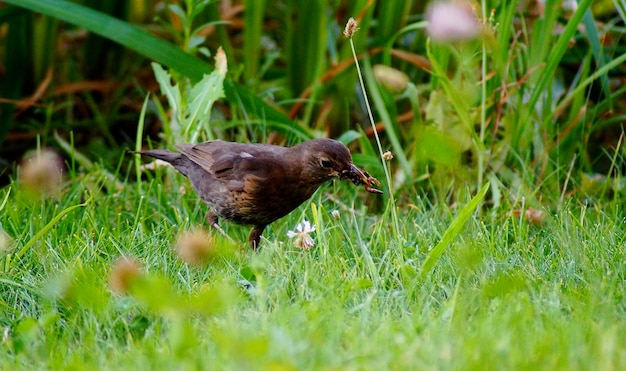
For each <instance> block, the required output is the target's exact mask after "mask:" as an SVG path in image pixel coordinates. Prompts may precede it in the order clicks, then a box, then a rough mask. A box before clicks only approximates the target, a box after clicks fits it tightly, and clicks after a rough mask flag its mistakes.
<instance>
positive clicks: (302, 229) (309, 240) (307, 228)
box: [287, 219, 315, 250]
mask: <svg viewBox="0 0 626 371" xmlns="http://www.w3.org/2000/svg"><path fill="white" fill-rule="evenodd" d="M313 232H315V226H314V225H311V223H309V221H308V220H306V219H305V220H303V221H302V223H298V225H296V231H295V232H294V231H287V237H289V238H295V241H293V244H294V246H296V247H297V248H299V249H302V250H309V249H310V248H311V247H313V245H315V241H314V240H313V237H311V236H310V234H311V233H313Z"/></svg>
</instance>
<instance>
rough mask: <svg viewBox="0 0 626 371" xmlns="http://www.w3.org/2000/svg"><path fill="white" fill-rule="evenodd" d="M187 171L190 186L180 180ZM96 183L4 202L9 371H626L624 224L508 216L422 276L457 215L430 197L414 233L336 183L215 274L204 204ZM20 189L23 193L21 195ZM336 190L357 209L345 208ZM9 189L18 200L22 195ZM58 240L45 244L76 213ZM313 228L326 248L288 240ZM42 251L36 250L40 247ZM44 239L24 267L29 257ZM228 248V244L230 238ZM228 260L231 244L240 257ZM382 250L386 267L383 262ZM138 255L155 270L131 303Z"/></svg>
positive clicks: (218, 262) (582, 217)
mask: <svg viewBox="0 0 626 371" xmlns="http://www.w3.org/2000/svg"><path fill="white" fill-rule="evenodd" d="M169 176H172V175H169ZM87 179H88V178H78V179H75V180H74V181H72V182H71V185H70V186H69V188H68V189H67V192H66V193H65V195H64V196H63V197H62V198H60V199H58V200H57V201H45V202H43V203H42V202H32V201H30V200H29V199H28V198H27V197H26V196H25V195H24V193H23V192H22V191H21V189H20V188H19V187H18V186H17V184H12V185H11V186H10V187H7V188H5V189H3V190H2V191H0V192H1V194H0V199H1V200H4V199H5V198H6V197H8V198H7V200H8V201H7V203H6V204H5V206H4V208H3V209H2V210H0V223H2V224H1V225H2V228H3V229H4V231H5V232H6V233H7V234H8V235H9V236H11V237H12V238H13V239H14V240H15V244H14V246H13V248H12V250H10V251H5V252H4V253H3V255H2V275H1V276H0V277H1V278H0V280H1V285H0V292H1V296H0V300H1V301H0V308H2V310H1V311H0V323H1V325H2V328H3V340H2V344H1V346H0V364H1V367H2V368H12V367H19V368H31V367H33V366H35V367H41V368H69V367H72V368H73V367H80V368H85V367H88V368H95V367H97V368H108V369H117V368H122V367H124V368H148V367H152V368H159V369H165V368H174V367H175V368H181V366H182V367H184V368H206V367H209V368H217V369H223V368H229V369H270V368H271V369H407V368H412V369H415V368H419V369H442V368H452V369H489V368H516V369H520V368H533V369H578V368H581V369H621V368H623V367H624V366H625V365H626V352H624V349H626V339H625V338H624V337H623V336H622V335H623V334H624V333H625V331H626V320H625V318H626V317H625V316H624V314H625V310H626V305H625V303H626V300H625V298H624V293H625V292H626V280H625V279H626V265H625V264H626V263H625V262H626V252H625V250H624V237H623V236H624V235H625V231H624V229H625V228H624V213H623V210H622V208H621V206H620V205H619V204H617V203H611V202H607V203H606V204H605V205H597V206H596V207H589V208H585V207H583V206H580V205H577V204H571V205H569V206H567V207H564V208H563V210H562V211H560V212H556V213H552V214H550V215H549V216H548V217H547V218H546V219H545V221H544V222H543V223H542V224H541V225H533V224H529V223H528V222H527V221H525V220H523V219H519V218H516V217H514V216H511V215H508V214H507V213H506V212H504V211H502V212H497V213H495V214H493V215H494V216H490V217H487V216H482V217H478V216H474V217H472V218H470V222H469V223H468V225H467V227H466V228H465V229H464V230H463V231H462V232H461V233H460V234H459V235H458V236H457V238H456V239H455V242H454V243H453V245H452V246H451V247H450V248H449V249H448V250H447V251H445V253H444V254H443V256H442V257H441V259H440V260H439V261H438V262H437V264H436V265H435V267H434V269H433V270H432V271H431V272H430V273H429V274H428V275H426V276H425V277H424V278H422V277H421V275H420V272H419V267H420V266H421V264H422V263H423V262H424V260H425V259H426V256H427V254H428V250H429V249H430V248H432V247H433V246H434V245H435V244H436V243H437V242H438V241H439V240H440V239H441V237H442V235H443V233H444V232H445V230H446V229H447V226H448V225H449V224H450V223H451V219H452V217H453V215H454V212H450V213H448V212H442V213H438V212H436V211H433V210H429V208H428V207H426V205H423V204H421V203H419V201H415V200H413V203H415V204H416V206H417V207H416V208H403V209H401V211H400V212H401V214H402V215H401V218H400V220H401V228H400V231H401V233H400V235H398V236H393V235H391V234H390V228H391V226H389V225H388V224H387V223H386V221H384V220H383V222H384V223H383V224H381V217H379V216H376V215H372V214H370V213H369V212H368V210H367V209H366V207H365V206H364V202H366V201H367V198H370V197H374V196H370V195H367V196H366V195H363V194H362V192H359V194H358V195H357V193H356V192H355V191H354V188H353V187H351V186H349V185H344V184H335V185H331V186H328V187H324V188H323V189H322V190H321V191H320V192H318V193H317V194H316V195H315V196H314V197H313V199H312V203H313V204H315V206H316V207H311V204H310V203H306V204H305V205H303V206H302V207H301V208H299V209H298V210H296V211H294V212H293V213H292V214H290V215H289V216H287V217H285V218H284V219H282V220H280V221H278V222H276V223H274V224H273V225H272V226H271V227H270V228H268V231H267V233H266V235H265V237H266V239H265V240H264V241H263V245H262V250H261V252H260V253H259V254H255V253H253V252H251V251H248V249H247V247H244V241H245V240H246V234H247V232H248V229H247V228H244V227H239V226H235V225H228V224H225V228H226V230H227V232H228V233H229V234H230V235H231V236H232V237H233V238H234V239H235V240H237V241H241V242H242V244H241V246H237V247H236V248H235V249H234V250H233V251H231V252H230V253H227V254H222V255H220V256H219V257H218V258H216V259H214V260H213V261H212V262H211V263H210V264H209V265H207V266H205V267H202V268H198V267H190V266H187V265H185V264H183V263H181V262H180V261H179V260H178V259H177V258H176V255H175V254H174V252H173V251H172V248H171V246H172V245H173V243H174V241H175V240H176V237H177V235H178V234H179V232H181V231H183V230H187V229H189V228H191V227H192V226H197V225H200V224H202V223H203V214H204V212H205V208H204V206H202V205H201V204H200V203H199V202H198V200H197V198H196V197H195V196H194V195H193V194H192V192H191V189H190V187H189V186H188V185H187V191H189V192H187V193H184V194H181V193H180V192H178V190H177V189H172V188H170V187H168V186H167V185H163V179H160V178H156V179H154V180H151V181H149V182H148V183H146V184H144V186H145V187H144V194H138V193H137V188H136V187H134V186H132V185H131V184H124V188H123V189H122V190H121V191H119V192H118V193H115V194H102V193H96V194H93V195H92V194H91V193H90V191H88V190H87V189H88V188H89V187H88V184H87V183H88V180H87ZM9 192H10V194H8V193H9ZM329 193H333V194H335V196H336V197H338V198H339V199H340V200H342V201H343V202H344V203H345V205H348V206H349V207H350V208H352V207H354V209H355V214H353V213H352V212H351V211H350V210H344V209H341V208H340V209H339V212H340V215H339V218H334V217H332V216H331V215H330V212H331V211H332V210H333V209H335V208H337V204H336V203H334V202H330V201H329V197H328V194H329ZM7 194H8V196H7ZM92 196H93V200H92V201H91V202H89V203H87V204H86V205H85V206H83V207H80V208H78V209H75V210H71V211H69V212H67V214H66V215H65V217H63V218H60V219H58V220H56V222H55V223H54V225H52V226H51V228H50V229H49V230H48V231H47V232H46V233H44V234H43V235H40V236H39V235H38V231H40V230H43V229H45V228H46V225H48V223H49V222H50V221H52V220H54V218H55V217H56V216H57V215H59V214H60V213H61V212H63V210H66V209H68V208H70V207H73V206H74V205H78V204H81V203H83V202H84V201H85V200H86V199H89V198H90V197H92ZM303 218H306V219H309V220H313V221H314V223H315V224H316V227H317V232H316V233H315V235H314V237H315V240H316V246H315V247H314V248H313V249H311V250H309V251H302V250H298V249H296V248H295V247H293V246H292V244H291V241H290V240H289V239H288V238H287V237H286V232H287V230H288V229H294V227H295V224H297V223H298V222H299V221H301V220H302V219H303ZM33 239H36V240H34V241H33ZM27 244H30V247H29V248H28V250H27V251H25V253H24V255H23V256H21V257H20V258H18V257H16V256H15V255H12V254H15V253H16V251H19V250H20V247H22V246H25V245H27ZM218 244H219V245H220V246H222V247H224V246H226V247H227V244H226V242H225V241H222V239H221V237H218ZM226 247H225V248H226ZM365 252H367V253H369V255H370V256H371V261H372V262H373V269H372V267H370V266H368V263H367V262H368V259H367V257H366V256H365ZM120 256H132V257H135V258H136V259H138V260H139V261H140V264H141V266H142V269H143V270H144V272H145V274H144V280H143V281H141V282H142V284H141V285H139V286H138V288H135V290H134V291H132V292H131V294H129V295H118V294H113V293H112V292H111V290H110V289H109V279H108V275H109V271H110V270H111V267H112V266H113V265H114V263H115V261H116V260H117V259H118V258H119V257H120Z"/></svg>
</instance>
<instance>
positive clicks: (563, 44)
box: [528, 0, 591, 107]
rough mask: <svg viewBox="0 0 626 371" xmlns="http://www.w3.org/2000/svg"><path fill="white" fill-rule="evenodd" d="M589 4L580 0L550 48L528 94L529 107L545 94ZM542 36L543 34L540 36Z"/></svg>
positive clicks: (585, 0) (534, 104) (586, 0)
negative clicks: (536, 81)
mask: <svg viewBox="0 0 626 371" xmlns="http://www.w3.org/2000/svg"><path fill="white" fill-rule="evenodd" d="M590 5H591V0H582V1H581V2H580V4H578V8H577V9H576V12H575V13H574V15H572V18H570V20H569V22H567V25H566V26H565V30H563V33H562V34H561V36H560V37H559V39H558V41H557V43H556V45H554V46H553V47H552V48H551V52H550V54H549V55H548V60H547V61H546V65H545V67H544V68H543V69H542V73H541V76H540V77H539V81H538V83H537V85H536V86H535V87H534V90H533V92H532V95H531V96H530V100H529V102H528V106H529V107H535V106H536V105H537V102H538V101H539V98H540V97H541V96H542V95H543V94H545V92H546V87H547V86H548V83H549V82H550V81H551V80H552V79H553V78H554V75H555V72H556V69H557V67H558V66H559V63H560V62H561V59H563V55H564V54H565V52H566V51H567V47H568V44H569V42H570V40H571V39H572V37H573V36H574V34H575V33H576V30H577V29H578V25H579V24H580V22H581V21H582V19H583V16H584V15H585V13H586V12H587V9H589V6H590ZM542 37H543V36H542Z"/></svg>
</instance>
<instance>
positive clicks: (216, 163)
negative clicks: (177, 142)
mask: <svg viewBox="0 0 626 371" xmlns="http://www.w3.org/2000/svg"><path fill="white" fill-rule="evenodd" d="M177 148H178V150H179V151H181V153H183V154H184V155H185V156H187V157H188V158H189V159H190V160H191V161H193V162H195V163H196V164H198V165H199V166H200V167H201V168H202V169H204V170H205V171H206V172H208V173H209V174H211V175H212V176H213V177H214V178H215V179H216V180H219V181H221V182H223V183H225V184H228V186H229V188H231V189H232V188H239V187H243V186H244V182H245V179H246V178H249V177H250V176H253V177H255V178H256V179H257V182H258V181H260V180H263V179H267V178H268V177H269V175H270V173H272V172H275V171H277V170H278V169H277V166H278V165H277V163H276V161H275V158H276V156H275V153H274V152H273V151H272V150H269V151H268V150H267V149H266V148H265V147H262V146H252V145H245V144H240V143H231V142H224V141H210V142H205V143H200V144H196V145H189V144H187V145H181V146H177ZM274 151H276V150H274Z"/></svg>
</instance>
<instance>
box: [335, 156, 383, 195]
mask: <svg viewBox="0 0 626 371" xmlns="http://www.w3.org/2000/svg"><path fill="white" fill-rule="evenodd" d="M339 178H341V179H343V178H347V179H348V180H350V181H352V183H354V184H355V185H359V184H365V190H366V191H368V192H370V193H377V194H382V193H383V192H382V191H381V190H379V189H376V188H373V186H380V182H379V181H378V179H376V178H374V177H373V176H371V175H369V174H368V173H367V172H366V171H362V170H361V169H359V168H358V167H356V166H354V164H352V163H351V164H350V167H349V168H348V169H346V170H343V171H342V172H341V174H339Z"/></svg>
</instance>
